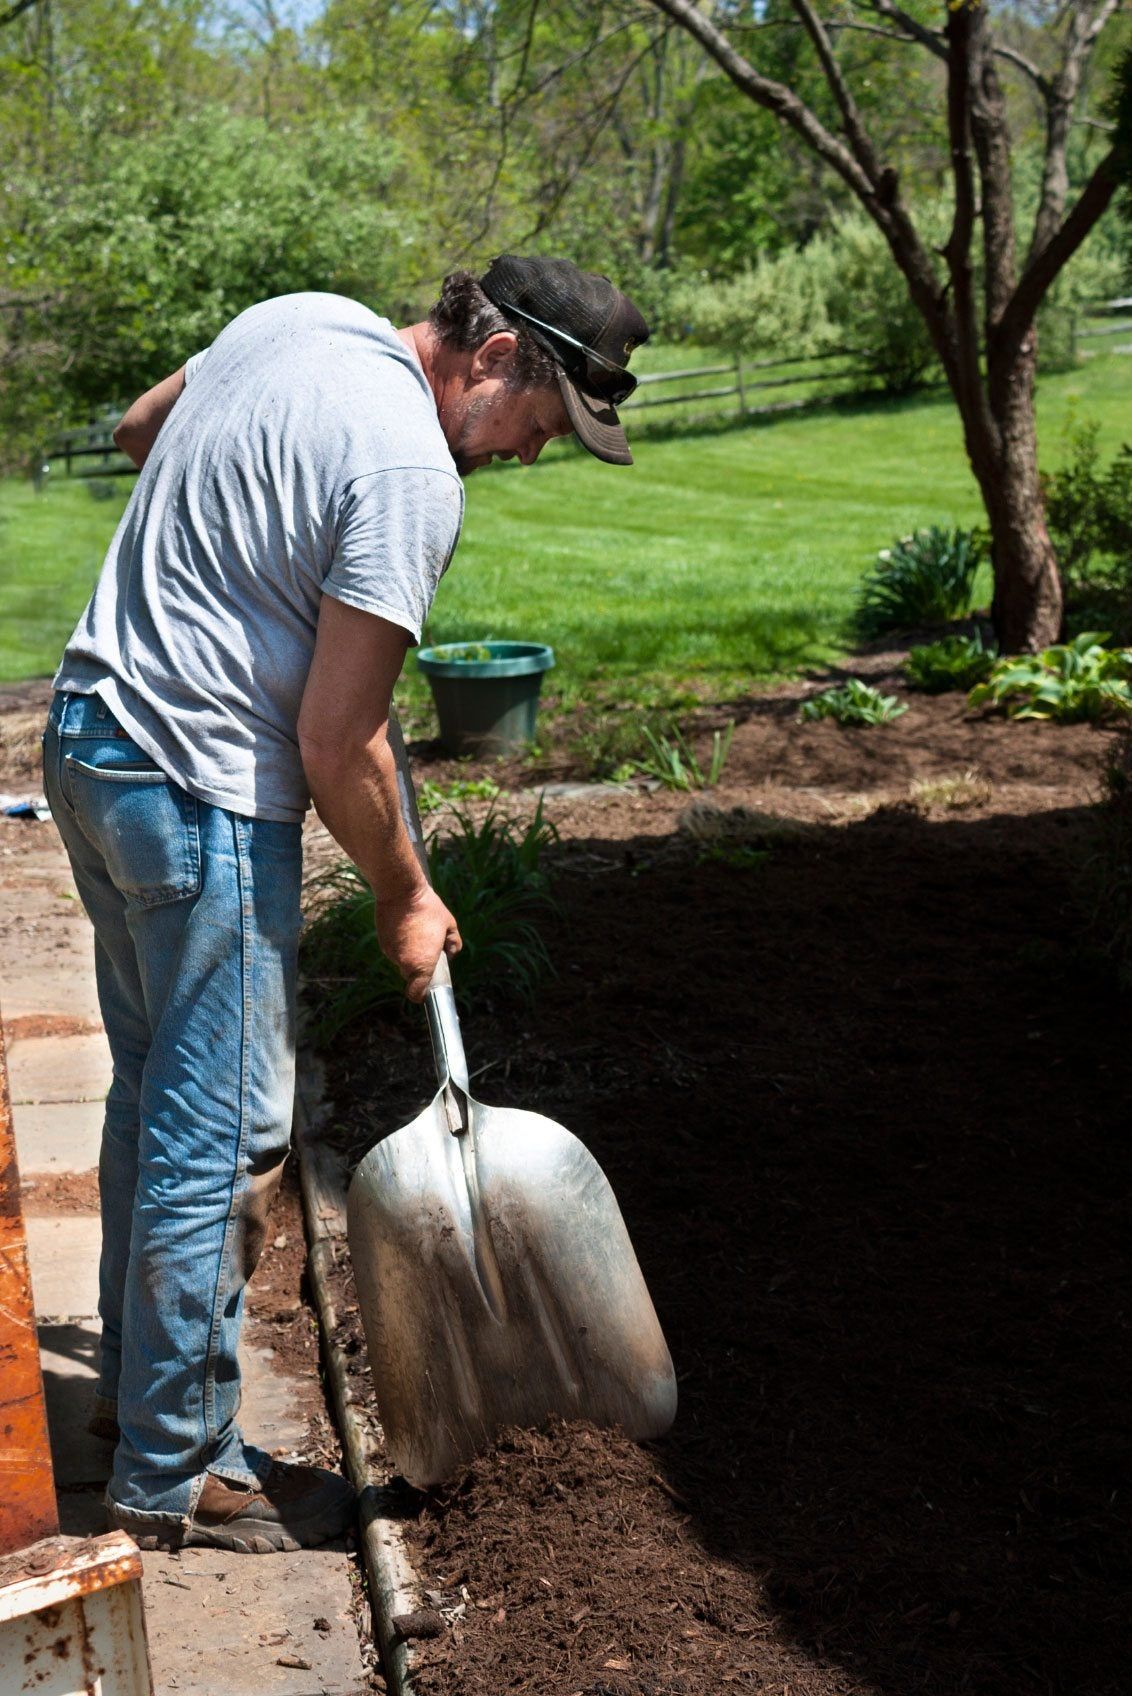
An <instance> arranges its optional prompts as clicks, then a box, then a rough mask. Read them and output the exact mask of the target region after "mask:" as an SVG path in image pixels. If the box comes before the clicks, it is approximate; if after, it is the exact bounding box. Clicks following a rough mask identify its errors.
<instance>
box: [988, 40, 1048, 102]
mask: <svg viewBox="0 0 1132 1696" xmlns="http://www.w3.org/2000/svg"><path fill="white" fill-rule="evenodd" d="M991 51H992V53H993V54H994V56H995V58H996V59H1005V60H1006V61H1007V63H1008V64H1011V65H1013V66H1015V68H1016V69H1017V70H1019V71H1024V72H1025V74H1026V75H1027V76H1028V77H1029V79H1030V81H1031V82H1032V83H1033V84H1034V86H1035V87H1036V88H1037V89H1039V90H1040V92H1041V93H1042V94H1043V95H1044V96H1045V98H1046V99H1047V100H1048V99H1049V94H1050V89H1051V87H1052V86H1053V85H1052V84H1051V82H1050V80H1049V78H1048V77H1047V76H1046V74H1045V72H1044V71H1041V70H1039V69H1038V67H1037V65H1035V64H1034V61H1033V60H1032V59H1027V57H1026V55H1025V54H1024V53H1019V51H1018V49H1017V48H1016V47H1011V46H1009V45H1008V44H1007V43H1006V42H1001V41H996V42H995V44H994V46H993V47H992V49H991Z"/></svg>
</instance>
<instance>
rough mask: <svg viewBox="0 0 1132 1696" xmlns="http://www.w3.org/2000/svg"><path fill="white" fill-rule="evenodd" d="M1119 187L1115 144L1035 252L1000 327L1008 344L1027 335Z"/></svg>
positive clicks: (1014, 342)
mask: <svg viewBox="0 0 1132 1696" xmlns="http://www.w3.org/2000/svg"><path fill="white" fill-rule="evenodd" d="M1119 186H1120V177H1119V171H1118V166H1117V150H1116V148H1115V147H1114V148H1112V149H1111V151H1110V152H1108V153H1106V154H1105V156H1104V158H1103V159H1102V160H1101V161H1100V164H1099V165H1098V166H1097V167H1096V169H1095V171H1094V172H1093V174H1092V176H1091V177H1090V178H1089V180H1088V182H1087V183H1086V184H1085V186H1084V188H1083V189H1082V190H1081V193H1080V194H1079V195H1078V197H1077V200H1076V203H1075V204H1074V206H1073V209H1072V211H1071V212H1070V213H1069V216H1068V217H1067V218H1065V219H1064V220H1063V221H1062V223H1061V224H1060V225H1059V226H1058V228H1057V229H1056V230H1055V232H1054V233H1053V235H1051V236H1050V238H1049V240H1048V241H1047V242H1046V243H1045V246H1044V247H1042V248H1041V250H1040V251H1039V252H1038V253H1034V252H1032V251H1031V254H1030V257H1029V259H1028V261H1027V263H1026V268H1025V270H1024V271H1023V273H1022V276H1021V278H1020V279H1019V282H1018V287H1017V288H1016V289H1015V290H1014V294H1013V297H1012V299H1011V301H1010V304H1009V305H1008V307H1007V308H1006V311H1005V312H1004V313H1003V315H1002V320H1001V322H1000V324H999V327H998V332H997V333H998V339H999V340H1000V341H1001V342H1002V344H1003V346H1004V347H1007V348H1009V347H1012V346H1014V345H1016V344H1017V342H1018V341H1020V340H1021V338H1022V336H1023V335H1025V333H1026V331H1027V330H1028V329H1029V327H1030V325H1031V324H1032V323H1033V321H1034V317H1035V315H1036V313H1037V310H1038V307H1039V306H1040V305H1041V303H1042V301H1043V300H1044V298H1045V294H1046V291H1047V289H1048V288H1049V286H1050V284H1051V283H1052V282H1053V280H1054V278H1055V277H1056V276H1057V274H1058V272H1059V271H1060V270H1061V269H1062V267H1063V266H1064V265H1067V264H1068V262H1069V260H1070V259H1072V257H1073V255H1074V254H1075V253H1076V251H1077V249H1078V248H1079V247H1080V245H1081V243H1082V242H1083V241H1084V239H1085V237H1086V236H1087V235H1088V233H1089V231H1090V230H1091V229H1092V228H1093V226H1094V225H1095V224H1096V222H1097V220H1098V218H1100V217H1101V216H1102V214H1103V213H1104V212H1105V210H1106V209H1107V207H1108V206H1109V203H1110V202H1111V200H1112V197H1113V195H1114V194H1115V193H1116V191H1117V188H1118V187H1119Z"/></svg>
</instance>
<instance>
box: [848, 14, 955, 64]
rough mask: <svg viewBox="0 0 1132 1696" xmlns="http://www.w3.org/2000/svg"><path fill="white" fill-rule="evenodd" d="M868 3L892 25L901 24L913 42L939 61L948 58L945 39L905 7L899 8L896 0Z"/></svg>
mask: <svg viewBox="0 0 1132 1696" xmlns="http://www.w3.org/2000/svg"><path fill="white" fill-rule="evenodd" d="M867 3H868V4H869V5H870V7H871V10H872V11H874V12H879V14H880V16H881V17H882V18H887V19H888V20H889V22H890V23H894V24H899V25H900V27H901V29H902V30H903V31H904V33H905V35H910V36H911V37H912V38H913V40H915V41H918V42H919V43H920V45H921V47H926V48H927V50H928V52H929V53H934V54H935V56H936V58H937V59H946V58H947V47H946V45H945V43H944V40H943V37H942V36H940V35H938V34H937V33H936V31H935V30H934V29H929V28H928V26H927V25H926V24H922V23H920V21H919V20H918V19H917V18H914V17H912V16H911V14H910V13H909V12H906V11H904V9H903V7H901V6H897V5H896V4H895V3H894V0H867Z"/></svg>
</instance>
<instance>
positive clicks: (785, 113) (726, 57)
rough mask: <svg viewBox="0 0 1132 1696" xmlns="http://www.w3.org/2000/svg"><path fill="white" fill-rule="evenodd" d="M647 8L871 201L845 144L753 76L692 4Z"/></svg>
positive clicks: (658, 2) (795, 98) (802, 106)
mask: <svg viewBox="0 0 1132 1696" xmlns="http://www.w3.org/2000/svg"><path fill="white" fill-rule="evenodd" d="M652 4H653V5H654V6H656V7H657V9H658V10H659V11H662V12H665V13H667V15H668V16H669V17H670V18H671V19H672V20H673V22H674V23H678V24H680V25H681V27H682V28H683V29H686V30H687V31H688V34H689V35H692V36H694V37H695V39H696V40H697V41H698V42H699V43H700V46H701V47H703V48H704V49H705V50H706V51H707V52H708V53H709V54H710V55H711V57H712V58H713V59H714V60H715V62H716V64H717V65H718V66H719V67H720V69H721V70H722V71H725V72H726V74H727V75H728V76H729V77H730V79H731V81H732V82H733V83H734V84H735V86H736V88H738V89H740V90H741V91H742V92H743V93H744V94H745V95H747V96H748V98H749V99H751V100H753V101H755V102H756V104H757V105H759V106H763V107H765V108H766V109H767V111H768V112H773V113H774V115H775V116H776V117H778V118H781V119H782V121H783V123H785V124H789V126H790V128H791V129H793V130H796V131H797V133H798V134H799V135H800V136H801V137H802V138H803V140H804V141H806V142H807V143H808V144H809V146H810V147H812V148H813V150H814V152H815V153H817V154H818V155H819V156H820V157H821V158H822V159H824V160H825V162H826V164H827V165H829V166H831V168H832V169H833V170H834V171H836V172H837V175H838V176H839V177H840V178H841V179H842V181H843V182H844V183H846V184H848V186H849V187H850V188H851V189H852V190H853V192H854V194H856V195H859V196H860V197H861V198H862V199H863V200H869V199H871V198H872V196H873V185H872V183H871V182H870V181H869V178H868V177H867V176H866V174H865V172H864V171H863V170H862V168H861V166H860V165H859V164H858V163H857V161H856V159H854V157H853V155H852V153H850V151H849V149H848V148H847V147H846V146H845V144H844V142H841V141H839V140H838V139H837V137H836V136H835V135H832V134H831V133H830V131H829V130H827V129H826V127H825V125H824V124H823V123H822V122H821V120H820V119H819V118H818V117H817V115H816V113H814V112H813V111H811V109H810V108H809V107H808V106H807V105H806V103H805V101H804V100H802V99H801V97H800V96H799V95H797V94H796V93H795V92H794V90H793V89H792V88H788V87H787V86H786V85H785V83H780V82H775V81H774V79H773V78H772V77H764V76H763V75H762V73H761V72H759V71H757V70H756V69H755V67H754V66H753V65H752V64H751V62H750V61H749V60H748V59H745V58H744V57H743V55H742V54H741V53H739V52H737V51H736V49H735V48H734V47H733V46H732V45H731V42H730V41H729V40H728V39H727V37H726V36H725V35H724V34H723V31H722V30H720V29H718V28H717V27H716V25H715V24H714V23H712V22H711V20H710V19H709V18H707V17H705V16H704V14H703V13H702V12H701V11H700V10H699V9H698V8H697V7H696V5H695V4H694V0H652Z"/></svg>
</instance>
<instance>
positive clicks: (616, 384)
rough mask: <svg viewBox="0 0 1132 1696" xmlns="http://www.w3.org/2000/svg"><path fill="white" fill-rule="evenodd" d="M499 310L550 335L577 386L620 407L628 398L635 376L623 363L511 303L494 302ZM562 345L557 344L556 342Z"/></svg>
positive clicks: (566, 370) (634, 386) (554, 350)
mask: <svg viewBox="0 0 1132 1696" xmlns="http://www.w3.org/2000/svg"><path fill="white" fill-rule="evenodd" d="M495 304H496V305H497V306H498V307H499V310H500V312H504V313H507V314H509V315H511V316H513V317H515V318H522V319H523V320H524V322H526V323H528V324H533V325H534V326H535V328H536V329H538V330H541V331H542V332H543V334H544V335H547V336H550V337H551V338H552V340H553V342H554V347H553V349H552V351H553V352H554V354H555V355H556V357H557V358H558V359H560V360H561V362H562V366H563V369H564V370H565V372H566V375H567V376H568V377H572V378H573V379H574V381H575V382H576V383H578V384H579V386H580V387H582V388H584V389H586V390H587V391H588V392H589V393H590V394H593V395H596V396H597V397H598V399H599V400H607V401H609V402H610V404H611V405H613V406H620V405H621V402H622V401H625V400H628V398H629V396H630V395H631V394H632V393H633V390H634V389H635V388H636V386H637V379H636V378H635V377H634V376H633V374H632V372H631V371H627V370H626V369H625V367H624V366H623V365H616V364H615V363H614V362H613V360H612V359H607V358H606V357H605V355H604V354H603V353H598V351H597V349H596V348H592V347H587V346H586V344H585V342H580V341H578V340H577V339H576V338H575V337H574V336H569V335H567V334H566V331H565V330H559V329H557V328H556V326H555V325H553V324H544V323H543V321H542V319H541V318H535V317H534V316H533V315H532V314H531V313H530V312H524V311H523V308H522V307H521V306H512V305H511V304H510V302H508V301H497V302H496V303H495ZM560 342H561V343H563V344H564V345H563V346H561V347H560V346H559V345H558V344H559V343H560Z"/></svg>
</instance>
